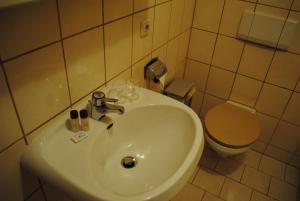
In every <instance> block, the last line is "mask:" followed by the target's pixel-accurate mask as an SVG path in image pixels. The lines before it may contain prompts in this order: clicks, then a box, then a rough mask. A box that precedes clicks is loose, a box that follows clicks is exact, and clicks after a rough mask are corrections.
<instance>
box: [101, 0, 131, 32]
mask: <svg viewBox="0 0 300 201" xmlns="http://www.w3.org/2000/svg"><path fill="white" fill-rule="evenodd" d="M103 3H104V4H103V5H104V9H103V12H104V22H109V21H112V20H115V19H118V18H120V17H124V16H126V15H129V14H131V13H132V12H133V0H103ZM121 30H122V29H121Z"/></svg>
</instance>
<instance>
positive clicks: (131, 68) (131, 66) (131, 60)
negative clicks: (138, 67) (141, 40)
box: [130, 0, 135, 79]
mask: <svg viewBox="0 0 300 201" xmlns="http://www.w3.org/2000/svg"><path fill="white" fill-rule="evenodd" d="M134 2H135V1H134V0H132V11H133V12H134ZM134 15H135V14H132V16H131V50H130V51H131V57H130V77H131V79H132V73H133V72H132V71H133V30H134V29H133V26H134V25H133V23H134V21H133V19H134Z"/></svg>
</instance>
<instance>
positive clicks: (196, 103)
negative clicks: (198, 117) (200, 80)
mask: <svg viewBox="0 0 300 201" xmlns="http://www.w3.org/2000/svg"><path fill="white" fill-rule="evenodd" d="M203 97H204V93H202V92H200V91H197V92H196V93H195V95H194V96H193V99H192V105H191V107H192V109H193V110H194V111H195V112H196V113H197V114H199V113H200V109H201V105H202V101H203Z"/></svg>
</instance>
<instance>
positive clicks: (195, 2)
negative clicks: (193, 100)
mask: <svg viewBox="0 0 300 201" xmlns="http://www.w3.org/2000/svg"><path fill="white" fill-rule="evenodd" d="M186 1H187V0H185V2H186ZM197 2H198V1H197V0H194V9H193V17H192V23H191V26H190V27H189V31H190V34H189V42H188V48H187V51H186V54H185V65H184V71H183V75H182V77H183V78H185V74H186V69H187V61H188V55H189V51H190V44H191V36H192V29H193V24H194V19H195V13H196V6H197ZM183 12H184V11H183Z"/></svg>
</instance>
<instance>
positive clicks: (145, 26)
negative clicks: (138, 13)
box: [140, 20, 150, 38]
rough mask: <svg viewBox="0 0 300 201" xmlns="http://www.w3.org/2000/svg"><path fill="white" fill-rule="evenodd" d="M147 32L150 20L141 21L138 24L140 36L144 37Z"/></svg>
mask: <svg viewBox="0 0 300 201" xmlns="http://www.w3.org/2000/svg"><path fill="white" fill-rule="evenodd" d="M149 32H150V21H149V20H144V21H142V22H141V26H140V37H141V38H144V37H146V36H148V34H149Z"/></svg>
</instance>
